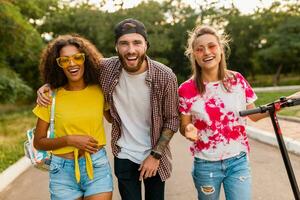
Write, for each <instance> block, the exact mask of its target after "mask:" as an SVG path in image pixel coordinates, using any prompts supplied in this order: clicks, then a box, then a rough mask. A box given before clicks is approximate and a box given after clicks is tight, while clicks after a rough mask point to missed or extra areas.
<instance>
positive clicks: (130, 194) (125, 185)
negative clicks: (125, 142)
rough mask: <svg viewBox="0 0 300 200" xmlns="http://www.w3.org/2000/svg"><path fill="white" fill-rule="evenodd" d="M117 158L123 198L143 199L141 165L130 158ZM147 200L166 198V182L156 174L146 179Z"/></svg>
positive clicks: (127, 199) (119, 182) (126, 199)
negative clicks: (140, 178) (140, 177)
mask: <svg viewBox="0 0 300 200" xmlns="http://www.w3.org/2000/svg"><path fill="white" fill-rule="evenodd" d="M114 160H115V164H114V165H115V174H116V177H117V178H118V187H119V192H120V195H121V198H122V200H142V188H141V181H139V176H140V171H138V169H139V167H140V165H139V164H136V163H134V162H132V161H130V160H128V159H119V158H117V157H115V158H114ZM144 185H145V200H164V193H165V182H163V181H161V178H160V176H159V175H158V173H157V174H156V176H154V177H151V178H147V179H145V180H144Z"/></svg>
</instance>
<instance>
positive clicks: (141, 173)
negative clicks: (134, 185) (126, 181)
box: [139, 165, 146, 181]
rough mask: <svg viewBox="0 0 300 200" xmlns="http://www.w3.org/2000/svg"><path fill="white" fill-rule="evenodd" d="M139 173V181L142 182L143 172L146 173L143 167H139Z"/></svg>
mask: <svg viewBox="0 0 300 200" xmlns="http://www.w3.org/2000/svg"><path fill="white" fill-rule="evenodd" d="M139 171H141V172H140V177H139V180H140V181H142V180H143V177H144V174H145V172H146V169H145V168H144V167H143V165H141V166H140V168H139Z"/></svg>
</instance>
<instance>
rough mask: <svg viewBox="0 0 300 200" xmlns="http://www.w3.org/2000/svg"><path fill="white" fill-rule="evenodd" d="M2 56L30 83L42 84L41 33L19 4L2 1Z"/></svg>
mask: <svg viewBox="0 0 300 200" xmlns="http://www.w3.org/2000/svg"><path fill="white" fill-rule="evenodd" d="M0 24H1V29H0V38H5V39H1V40H0V49H1V52H0V58H1V63H2V64H3V63H5V65H6V66H9V67H10V68H11V69H12V70H14V71H16V72H17V73H18V74H20V75H21V77H20V78H22V79H23V80H25V82H26V83H28V85H30V86H32V87H35V88H36V87H37V86H38V85H40V82H39V79H38V78H37V77H39V72H38V67H37V66H38V60H39V54H40V52H41V49H42V47H43V42H42V39H41V37H40V34H39V33H38V32H37V31H36V29H35V28H34V27H33V26H32V25H31V24H30V23H29V22H28V21H26V19H25V18H24V17H23V16H22V15H21V13H20V10H19V8H18V7H17V6H15V5H13V4H11V3H9V2H6V1H1V2H0Z"/></svg>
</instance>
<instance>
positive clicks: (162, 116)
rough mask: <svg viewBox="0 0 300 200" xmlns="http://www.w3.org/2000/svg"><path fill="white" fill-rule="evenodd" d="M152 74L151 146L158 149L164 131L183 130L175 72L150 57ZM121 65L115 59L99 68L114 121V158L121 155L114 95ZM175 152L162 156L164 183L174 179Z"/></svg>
mask: <svg viewBox="0 0 300 200" xmlns="http://www.w3.org/2000/svg"><path fill="white" fill-rule="evenodd" d="M147 63H148V71H147V75H146V79H145V81H146V83H147V85H148V86H149V87H150V104H151V110H152V115H151V122H152V123H151V131H150V132H151V133H150V136H151V146H152V148H153V147H155V145H156V144H157V142H158V140H159V138H160V136H161V132H162V130H163V129H170V130H171V131H173V132H174V133H175V132H177V130H178V126H179V119H178V95H177V88H178V84H177V79H176V76H175V74H174V73H173V72H172V70H171V69H170V68H168V67H166V66H164V65H163V64H161V63H158V62H156V61H153V60H151V59H150V58H149V57H147ZM121 69H122V66H121V63H120V60H119V58H118V57H111V58H107V59H103V60H101V63H100V67H99V82H100V85H101V88H102V90H103V93H104V96H105V100H106V102H108V104H109V105H110V113H111V116H112V118H113V122H112V139H111V146H112V151H113V154H114V156H117V154H118V153H119V152H120V147H119V146H117V141H118V140H119V139H120V137H121V132H122V131H121V123H122V122H121V119H120V117H119V115H118V112H117V110H116V108H115V106H114V104H113V92H114V89H115V87H116V85H117V84H118V81H119V77H120V73H121ZM171 158H172V157H171V152H170V147H169V146H168V147H167V148H166V149H165V151H164V152H163V154H162V158H161V159H160V165H159V167H158V173H159V175H160V177H161V179H162V180H163V181H165V180H166V179H167V178H169V177H170V175H171V171H172V166H171V162H170V159H171Z"/></svg>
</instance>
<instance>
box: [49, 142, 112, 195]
mask: <svg viewBox="0 0 300 200" xmlns="http://www.w3.org/2000/svg"><path fill="white" fill-rule="evenodd" d="M91 158H92V162H93V170H94V179H93V180H90V179H89V177H88V175H87V172H86V161H85V157H81V158H79V159H78V163H79V168H80V182H79V183H77V181H76V178H75V166H74V160H69V159H65V158H62V157H58V156H55V155H53V156H52V161H51V165H50V170H49V177H50V181H49V189H50V195H51V199H52V200H67V199H77V198H80V197H87V196H91V195H95V194H99V193H103V192H111V191H112V190H113V180H112V173H111V167H110V165H109V162H108V158H107V155H106V151H105V149H104V148H102V149H101V150H99V151H98V152H97V153H94V154H92V155H91Z"/></svg>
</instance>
